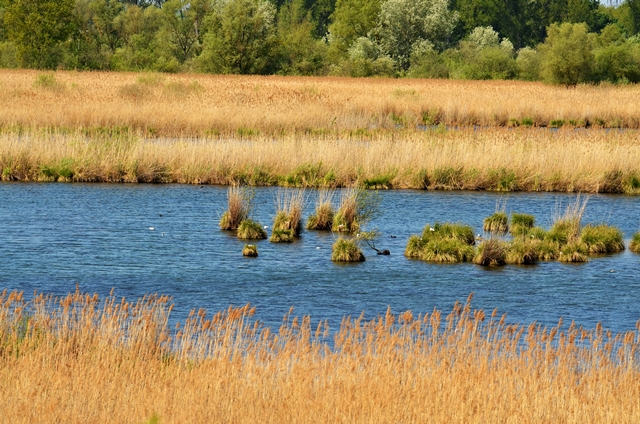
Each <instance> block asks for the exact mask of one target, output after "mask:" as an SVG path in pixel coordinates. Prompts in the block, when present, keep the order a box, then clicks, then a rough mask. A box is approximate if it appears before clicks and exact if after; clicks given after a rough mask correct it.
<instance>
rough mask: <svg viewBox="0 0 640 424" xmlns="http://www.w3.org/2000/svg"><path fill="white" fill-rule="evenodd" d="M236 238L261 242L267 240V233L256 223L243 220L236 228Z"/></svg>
mask: <svg viewBox="0 0 640 424" xmlns="http://www.w3.org/2000/svg"><path fill="white" fill-rule="evenodd" d="M238 238H239V239H241V240H262V239H266V238H267V232H266V231H265V230H264V229H263V228H262V225H260V224H259V223H258V222H254V221H252V220H250V219H245V220H244V221H242V222H241V223H240V226H239V227H238Z"/></svg>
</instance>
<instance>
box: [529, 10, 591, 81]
mask: <svg viewBox="0 0 640 424" xmlns="http://www.w3.org/2000/svg"><path fill="white" fill-rule="evenodd" d="M592 48H593V38H592V36H591V35H590V34H589V33H588V28H587V25H586V24H585V23H579V24H572V23H568V22H565V23H563V24H561V25H558V24H551V25H550V26H549V28H548V29H547V39H546V40H545V42H544V43H543V44H541V45H540V48H539V51H540V53H542V62H541V74H542V78H543V79H544V81H546V82H548V83H551V84H564V85H576V84H579V83H584V82H589V81H591V79H592V75H593V63H594V57H593V53H592Z"/></svg>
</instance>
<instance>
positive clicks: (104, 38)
mask: <svg viewBox="0 0 640 424" xmlns="http://www.w3.org/2000/svg"><path fill="white" fill-rule="evenodd" d="M123 10H124V6H123V4H122V3H121V2H119V1H117V0H76V6H75V17H76V28H77V30H76V31H74V33H73V34H72V38H73V42H72V43H70V53H71V54H72V55H73V56H74V57H75V61H74V63H73V66H72V67H74V68H81V69H108V68H110V60H111V57H112V56H113V54H114V53H115V51H116V49H117V48H118V47H121V46H122V37H121V30H120V28H119V27H118V25H117V24H116V22H117V17H118V16H119V15H120V13H122V11H123ZM67 64H69V62H67Z"/></svg>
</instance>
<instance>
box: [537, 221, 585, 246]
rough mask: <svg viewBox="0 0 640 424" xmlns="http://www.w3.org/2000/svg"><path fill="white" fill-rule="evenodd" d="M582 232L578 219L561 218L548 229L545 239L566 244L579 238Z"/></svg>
mask: <svg viewBox="0 0 640 424" xmlns="http://www.w3.org/2000/svg"><path fill="white" fill-rule="evenodd" d="M579 234H580V221H579V220H577V219H559V220H557V221H556V222H555V223H554V224H553V226H552V227H551V229H550V230H549V231H547V234H546V236H545V240H549V241H552V242H554V243H557V244H559V245H560V246H564V245H565V244H567V243H569V242H571V241H573V240H575V239H577V237H578V235H579Z"/></svg>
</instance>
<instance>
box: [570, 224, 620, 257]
mask: <svg viewBox="0 0 640 424" xmlns="http://www.w3.org/2000/svg"><path fill="white" fill-rule="evenodd" d="M580 241H581V242H582V243H583V244H584V245H585V246H586V249H587V251H588V252H589V253H614V252H620V251H622V250H624V240H623V237H622V231H620V230H619V229H617V228H615V227H611V226H609V225H604V224H601V225H587V226H586V227H584V228H583V229H582V233H581V234H580Z"/></svg>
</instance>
